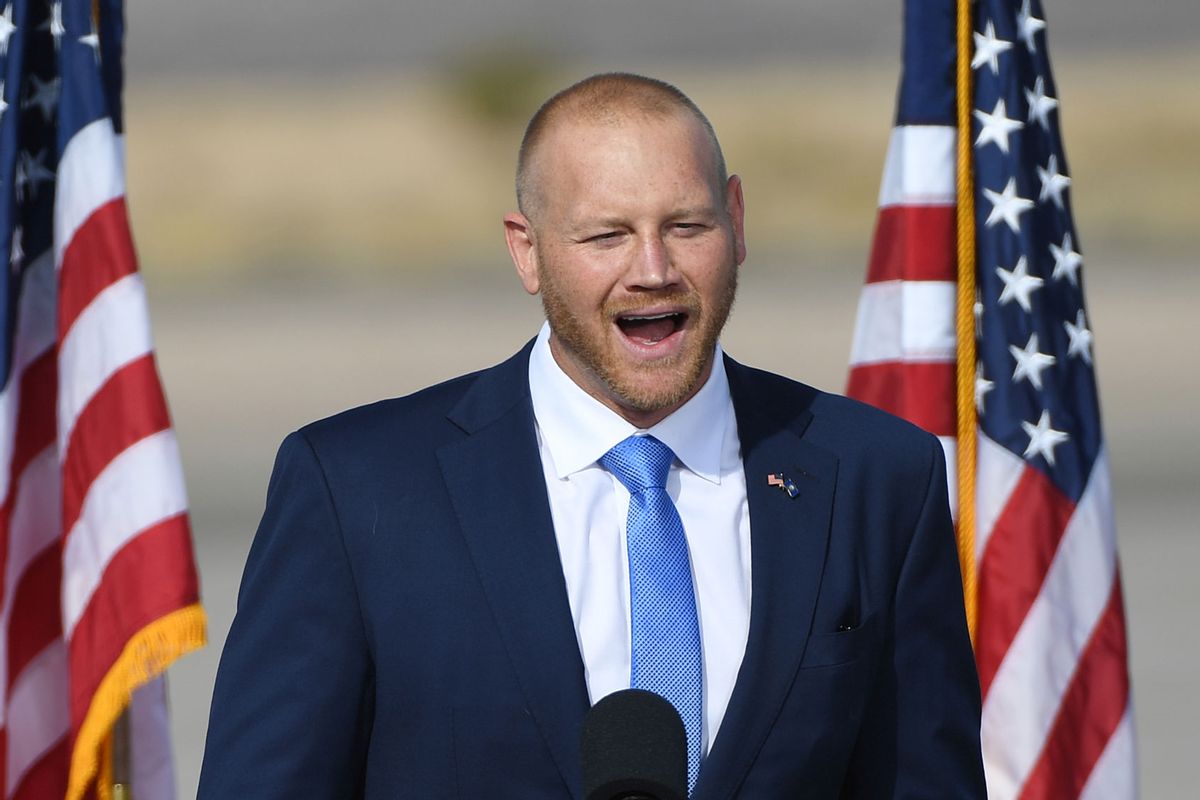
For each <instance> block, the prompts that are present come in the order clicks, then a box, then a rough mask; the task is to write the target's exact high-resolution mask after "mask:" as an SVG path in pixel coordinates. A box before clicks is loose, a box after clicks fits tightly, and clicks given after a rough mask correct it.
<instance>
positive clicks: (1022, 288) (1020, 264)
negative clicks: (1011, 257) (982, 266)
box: [996, 256, 1044, 314]
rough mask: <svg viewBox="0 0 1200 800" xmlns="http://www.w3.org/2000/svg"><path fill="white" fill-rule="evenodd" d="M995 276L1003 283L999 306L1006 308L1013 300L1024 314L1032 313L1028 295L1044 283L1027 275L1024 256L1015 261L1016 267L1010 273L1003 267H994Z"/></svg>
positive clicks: (1027, 263)
mask: <svg viewBox="0 0 1200 800" xmlns="http://www.w3.org/2000/svg"><path fill="white" fill-rule="evenodd" d="M996 274H997V275H999V276H1000V280H1002V281H1004V288H1003V289H1002V290H1001V291H1000V305H1002V306H1006V305H1008V304H1009V303H1011V302H1012V301H1013V300H1014V299H1015V300H1016V301H1017V305H1019V306H1020V307H1021V308H1022V309H1024V311H1025V313H1027V314H1028V313H1029V312H1030V311H1032V310H1033V308H1032V306H1030V304H1029V295H1030V294H1032V293H1033V291H1034V290H1035V289H1040V288H1041V287H1042V284H1043V283H1044V281H1043V280H1042V279H1041V278H1038V277H1036V276H1034V275H1030V274H1029V262H1028V261H1026V260H1025V256H1021V257H1020V258H1019V259H1017V265H1016V266H1015V267H1013V268H1012V272H1009V271H1008V270H1006V269H1004V268H1003V267H996Z"/></svg>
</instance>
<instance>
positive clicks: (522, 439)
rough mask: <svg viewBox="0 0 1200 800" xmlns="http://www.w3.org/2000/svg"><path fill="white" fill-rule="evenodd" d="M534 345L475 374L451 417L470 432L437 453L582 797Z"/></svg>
mask: <svg viewBox="0 0 1200 800" xmlns="http://www.w3.org/2000/svg"><path fill="white" fill-rule="evenodd" d="M529 350H530V348H529V347H528V346H527V347H525V348H524V349H523V350H522V351H521V352H520V353H518V354H517V355H516V356H514V357H513V358H512V359H510V360H509V361H507V362H505V363H504V364H501V365H500V366H499V367H497V368H495V369H493V370H490V371H489V372H486V373H483V374H482V375H481V376H480V377H479V378H477V379H476V382H475V384H474V385H473V386H472V388H471V389H470V390H468V392H467V393H466V394H465V395H464V397H463V399H462V400H461V401H460V403H459V404H458V406H456V408H455V409H454V411H452V412H451V414H450V415H449V416H450V419H451V421H453V422H454V423H455V424H457V425H458V426H459V427H461V428H462V429H463V430H464V431H465V432H466V433H467V434H468V436H467V437H466V438H465V439H463V440H462V441H459V442H456V443H454V444H451V445H448V446H446V447H443V448H442V449H440V450H439V451H438V460H439V462H440V464H441V468H442V473H443V476H444V477H445V480H446V487H447V490H448V491H449V493H450V497H451V502H452V503H453V505H454V509H455V512H456V513H457V515H458V519H459V522H460V524H461V526H462V531H463V535H464V537H465V538H466V542H467V546H468V549H469V550H470V553H471V557H472V559H473V561H474V565H475V569H476V571H477V573H478V575H479V580H480V583H481V584H482V585H483V588H484V592H485V594H486V596H487V598H488V602H489V604H490V606H491V609H492V612H493V614H494V615H495V618H496V624H497V626H498V628H499V630H500V634H501V637H502V639H503V641H504V644H505V647H506V649H507V652H508V655H509V658H510V660H511V662H512V665H513V668H514V670H515V672H516V674H517V678H518V681H519V682H520V685H521V689H522V691H523V692H524V695H525V702H526V705H527V708H528V709H529V712H530V713H531V714H532V716H533V718H534V720H535V722H536V723H537V725H538V728H539V729H540V731H541V734H542V737H543V739H544V740H545V743H546V746H547V748H549V750H550V753H551V755H552V756H553V758H554V761H555V763H556V765H557V766H558V769H559V772H560V773H561V774H562V776H563V780H564V782H565V783H566V784H567V786H568V787H569V788H570V791H571V793H572V795H573V796H576V797H577V796H578V795H579V777H578V776H579V736H580V727H581V725H582V720H583V716H584V714H585V712H586V711H587V708H588V694H587V686H586V683H585V680H584V673H583V661H582V659H581V657H580V655H579V646H578V643H577V640H576V637H575V626H574V622H573V620H572V618H571V612H570V605H569V602H568V600H567V590H566V583H565V581H564V579H563V575H562V566H561V564H560V561H559V555H558V545H557V542H556V540H555V536H554V527H553V522H552V520H551V517H550V505H549V501H548V499H547V496H546V485H545V480H544V478H543V475H542V465H541V457H540V455H539V453H538V448H537V440H536V436H535V434H534V422H533V408H532V405H531V403H530V400H529V387H528V372H527V365H528V356H529Z"/></svg>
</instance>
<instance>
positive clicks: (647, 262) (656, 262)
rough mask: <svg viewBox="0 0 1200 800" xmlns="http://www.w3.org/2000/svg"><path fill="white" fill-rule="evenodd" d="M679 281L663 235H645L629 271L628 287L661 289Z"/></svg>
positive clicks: (677, 271) (677, 272)
mask: <svg viewBox="0 0 1200 800" xmlns="http://www.w3.org/2000/svg"><path fill="white" fill-rule="evenodd" d="M679 281H680V274H679V270H678V269H677V268H676V266H675V261H674V259H673V258H672V256H671V251H670V249H669V248H668V247H667V244H666V242H665V241H663V237H662V236H660V235H657V234H655V235H653V236H646V237H645V238H644V239H643V240H642V242H641V246H640V247H639V248H638V252H637V255H636V257H635V262H634V264H633V265H632V266H631V268H630V271H629V275H628V283H629V285H630V288H641V289H663V288H667V287H670V286H674V285H675V284H677V283H678V282H679Z"/></svg>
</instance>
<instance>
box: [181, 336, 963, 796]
mask: <svg viewBox="0 0 1200 800" xmlns="http://www.w3.org/2000/svg"><path fill="white" fill-rule="evenodd" d="M529 350H530V348H529V346H526V348H525V349H524V350H522V351H521V352H520V353H518V354H517V355H516V356H514V357H513V358H511V359H509V360H508V361H506V362H505V363H503V364H501V365H499V366H497V367H494V368H492V369H489V370H485V371H483V372H479V373H475V374H472V375H468V376H465V377H462V378H458V379H456V380H453V381H450V382H448V383H444V384H441V385H439V386H435V387H432V388H430V389H426V390H425V391H422V392H419V393H417V394H415V395H412V396H409V397H405V398H402V399H398V400H388V401H384V402H381V403H377V404H375V405H371V406H367V407H364V408H359V409H355V410H352V411H348V412H346V413H344V414H341V415H339V416H336V417H333V418H331V419H328V420H324V421H321V422H318V423H315V424H313V425H310V426H308V427H306V428H304V429H302V430H300V431H298V432H296V433H294V434H292V435H291V436H289V437H288V438H287V439H286V440H285V442H284V443H283V446H282V447H281V449H280V451H279V456H278V459H277V461H276V465H275V471H274V474H273V475H272V478H271V483H270V487H269V489H268V492H267V504H266V511H265V514H264V516H263V520H262V524H261V526H260V527H259V530H258V534H257V536H256V537H255V540H254V544H253V547H252V549H251V551H250V556H249V559H248V561H247V564H246V571H245V575H244V577H243V580H242V586H241V591H240V594H239V597H238V611H237V615H236V618H235V620H234V622H233V626H232V629H231V630H230V632H229V638H228V640H227V641H226V644H225V650H224V653H223V654H222V657H221V666H220V670H219V672H218V675H217V682H216V689H215V692H214V695H213V703H212V714H211V718H210V721H209V731H208V741H207V746H206V751H205V755H204V767H203V773H202V776H201V781H200V797H202V798H211V799H212V800H226V798H231V797H237V798H285V797H286V798H294V797H321V798H324V797H368V798H393V797H420V798H443V797H444V798H455V797H458V798H501V797H503V798H509V797H511V798H524V799H525V800H540V799H541V798H547V799H549V798H554V799H555V800H559V799H560V798H578V797H579V796H580V769H579V734H580V725H581V721H582V719H583V717H584V714H585V713H586V711H587V709H588V695H587V688H586V683H585V680H584V671H583V664H582V661H581V658H580V654H579V648H578V645H577V640H576V635H575V629H574V625H573V623H572V619H571V613H570V609H569V606H568V602H567V592H566V586H565V583H564V580H563V574H562V568H561V566H560V563H559V559H558V552H557V546H556V543H555V536H554V530H553V528H552V523H551V517H550V510H549V504H548V501H547V496H546V487H545V483H544V477H543V473H542V468H541V462H540V457H539V454H538V447H537V441H536V435H535V432H534V420H533V411H532V406H531V404H530V399H529V385H528V372H527V364H528V356H529ZM727 371H728V376H729V383H730V390H731V393H732V396H733V403H734V408H735V411H736V417H737V425H738V435H739V437H740V438H741V444H742V450H743V459H744V464H745V472H746V485H747V494H748V502H749V509H750V525H751V542H752V545H751V554H752V555H751V558H752V561H751V571H752V582H753V591H752V605H751V614H750V634H749V641H748V643H747V647H746V653H745V657H744V659H743V662H742V666H741V671H740V673H739V674H738V679H737V684H736V687H735V689H734V692H733V696H732V698H731V700H730V703H729V707H728V711H727V712H726V715H725V718H724V721H723V722H722V723H721V728H720V732H719V734H718V736H717V738H716V740H715V742H714V743H713V745H712V747H711V750H710V752H709V755H708V757H707V759H706V760H705V762H704V765H703V768H702V770H701V773H700V778H699V781H698V783H697V785H696V789H695V792H694V794H693V797H695V798H698V799H699V800H710V799H711V800H716V798H729V797H742V798H799V797H804V798H839V797H854V798H872V799H873V800H874V799H875V798H969V797H983V796H984V794H985V790H984V784H983V773H982V765H981V759H980V752H979V713H980V712H979V689H978V684H977V680H976V675H975V668H974V662H973V659H972V656H971V650H970V645H969V642H968V637H967V630H966V625H965V621H964V614H963V606H962V594H961V588H960V583H959V569H958V562H957V558H956V554H955V548H954V540H953V534H952V529H951V523H950V518H949V513H948V509H947V502H946V475H945V465H944V458H943V456H942V452H941V449H940V446H939V445H938V442H937V440H936V439H934V438H933V437H932V436H929V435H928V434H926V433H924V432H922V431H920V430H918V429H917V428H915V427H913V426H910V425H908V424H907V423H904V422H901V421H899V420H897V419H895V418H893V417H890V416H888V415H886V414H883V413H881V412H878V411H875V410H873V409H870V408H868V407H866V406H863V405H861V404H858V403H855V402H853V401H850V400H846V399H845V398H841V397H837V396H833V395H828V394H824V393H821V392H818V391H816V390H814V389H811V388H809V387H807V386H804V385H803V384H799V383H795V382H793V381H790V380H787V379H784V378H781V377H779V376H775V375H771V374H768V373H764V372H760V371H758V370H753V369H750V368H747V367H743V366H741V365H739V364H737V363H736V362H734V361H732V360H729V361H728V362H727ZM778 472H783V473H785V474H786V475H787V476H788V477H789V478H792V479H793V481H794V482H795V483H796V485H797V487H798V488H799V494H798V496H796V497H794V498H793V497H789V496H788V494H787V493H786V492H783V491H780V490H779V489H778V488H777V487H774V486H771V485H768V483H767V480H766V479H767V476H768V474H771V473H778ZM597 699H598V698H597Z"/></svg>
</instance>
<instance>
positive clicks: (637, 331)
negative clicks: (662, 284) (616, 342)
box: [617, 311, 688, 346]
mask: <svg viewBox="0 0 1200 800" xmlns="http://www.w3.org/2000/svg"><path fill="white" fill-rule="evenodd" d="M687 318H688V315H687V312H685V311H667V312H663V313H661V314H623V315H621V316H619V317H617V327H618V328H620V329H621V333H623V334H625V336H626V337H627V338H629V339H631V340H632V341H634V342H636V343H638V344H640V345H644V346H653V345H656V344H658V343H659V342H661V341H662V340H663V339H666V338H667V337H669V336H671V334H673V333H676V332H677V331H680V330H682V329H683V326H684V325H685V324H686V323H687Z"/></svg>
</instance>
